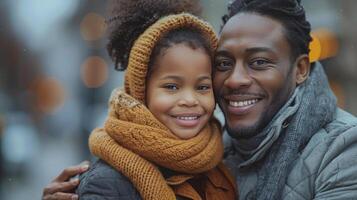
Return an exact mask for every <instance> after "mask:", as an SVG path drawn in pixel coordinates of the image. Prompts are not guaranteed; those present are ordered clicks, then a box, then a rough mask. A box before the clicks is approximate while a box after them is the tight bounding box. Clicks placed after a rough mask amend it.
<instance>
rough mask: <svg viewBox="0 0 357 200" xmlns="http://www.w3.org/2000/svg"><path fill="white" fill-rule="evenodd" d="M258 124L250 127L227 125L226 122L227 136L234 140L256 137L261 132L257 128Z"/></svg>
mask: <svg viewBox="0 0 357 200" xmlns="http://www.w3.org/2000/svg"><path fill="white" fill-rule="evenodd" d="M258 124H259V123H255V124H252V125H250V126H249V125H245V126H244V125H229V123H227V122H226V125H227V126H226V127H227V131H228V134H229V135H230V136H231V137H233V138H235V139H249V138H252V137H254V136H256V135H258V134H259V133H260V131H261V128H260V127H259V126H258Z"/></svg>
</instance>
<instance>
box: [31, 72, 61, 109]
mask: <svg viewBox="0 0 357 200" xmlns="http://www.w3.org/2000/svg"><path fill="white" fill-rule="evenodd" d="M30 91H31V92H32V94H33V97H34V107H35V110H37V111H40V112H43V113H51V112H53V111H55V110H56V109H58V108H59V107H60V106H62V105H63V103H64V100H65V90H64V88H63V86H62V85H61V84H60V82H59V81H57V80H56V79H54V78H52V77H39V78H37V79H35V80H34V81H33V82H32V83H31V84H30Z"/></svg>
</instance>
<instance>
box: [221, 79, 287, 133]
mask: <svg viewBox="0 0 357 200" xmlns="http://www.w3.org/2000/svg"><path fill="white" fill-rule="evenodd" d="M293 92H294V89H293V88H291V86H289V85H288V84H286V85H285V87H283V88H281V89H280V91H279V92H278V93H277V94H276V95H275V98H274V99H272V101H271V102H275V103H273V104H270V105H269V106H268V108H267V109H266V110H264V111H263V112H262V114H261V115H260V116H259V119H258V121H257V122H256V123H254V124H253V125H251V126H248V127H229V125H228V123H227V120H225V124H226V128H227V131H228V134H229V135H230V136H231V137H233V138H235V139H249V138H252V137H254V136H256V135H258V134H259V133H261V132H262V131H263V130H264V129H265V128H266V127H267V126H268V125H269V124H270V122H271V121H272V120H273V118H274V117H275V115H276V114H277V113H278V112H279V110H280V109H281V108H282V107H283V106H284V105H285V103H286V102H287V101H288V100H289V98H290V97H291V95H292V93H293ZM225 119H227V117H226V116H225Z"/></svg>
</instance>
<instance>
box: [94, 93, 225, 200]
mask: <svg viewBox="0 0 357 200" xmlns="http://www.w3.org/2000/svg"><path fill="white" fill-rule="evenodd" d="M89 148H90V150H91V152H92V154H94V155H96V156H98V157H99V158H101V159H103V160H105V161H106V162H108V163H109V164H110V165H111V166H113V167H114V168H116V169H117V170H118V171H120V172H121V173H122V174H124V175H125V176H126V177H128V178H129V179H130V180H131V182H132V183H133V184H134V186H135V187H136V189H137V190H138V191H139V193H140V195H141V197H142V198H143V199H164V200H168V199H176V197H175V194H174V191H173V190H172V188H171V187H170V186H169V184H170V181H169V180H165V178H164V177H163V176H162V174H161V173H160V171H159V170H158V168H157V167H156V165H159V166H162V167H165V168H168V169H171V170H174V171H176V172H178V173H181V174H180V175H178V176H176V180H177V179H179V180H182V182H185V181H186V180H187V179H188V178H189V177H191V176H192V174H198V173H202V172H205V171H208V170H210V169H212V168H214V167H216V166H217V165H218V163H219V162H220V161H221V159H222V154H223V144H222V139H221V135H220V125H219V123H218V122H217V121H216V120H215V119H212V120H211V122H210V123H209V124H208V125H207V126H206V127H205V128H203V130H202V131H201V132H200V133H199V134H198V135H197V136H196V137H194V138H191V139H189V140H181V139H179V138H177V137H176V136H175V135H173V134H172V133H171V132H170V131H169V129H168V128H167V127H165V126H164V125H163V124H161V123H160V122H159V121H158V120H157V119H156V118H155V117H154V116H153V115H152V113H151V112H150V111H149V110H148V109H147V108H146V107H145V106H144V105H143V104H142V103H140V102H139V101H137V100H136V99H134V98H133V97H131V96H129V95H128V94H126V93H125V92H123V91H122V90H118V89H117V90H114V91H113V93H112V96H111V98H110V101H109V116H108V119H107V120H106V122H105V125H104V128H102V129H95V130H94V131H93V132H92V134H91V135H90V137H89ZM190 174H191V175H190ZM176 182H177V181H176Z"/></svg>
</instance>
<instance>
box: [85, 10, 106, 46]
mask: <svg viewBox="0 0 357 200" xmlns="http://www.w3.org/2000/svg"><path fill="white" fill-rule="evenodd" d="M80 31H81V35H82V37H83V39H84V40H86V41H95V40H99V39H101V38H102V37H103V36H104V34H105V31H106V24H105V19H104V17H102V16H100V15H98V14H96V13H88V14H87V15H86V16H85V17H84V18H83V20H82V22H81V24H80Z"/></svg>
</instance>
